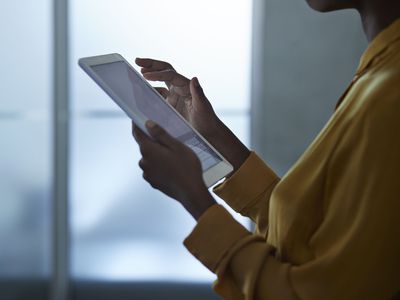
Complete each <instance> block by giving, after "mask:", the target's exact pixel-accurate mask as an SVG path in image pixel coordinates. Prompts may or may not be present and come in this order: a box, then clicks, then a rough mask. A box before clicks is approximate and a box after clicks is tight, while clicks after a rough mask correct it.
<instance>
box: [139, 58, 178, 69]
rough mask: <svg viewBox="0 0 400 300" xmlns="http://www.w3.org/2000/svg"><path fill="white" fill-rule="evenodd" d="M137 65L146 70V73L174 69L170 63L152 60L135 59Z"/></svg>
mask: <svg viewBox="0 0 400 300" xmlns="http://www.w3.org/2000/svg"><path fill="white" fill-rule="evenodd" d="M135 63H136V64H137V65H138V66H139V67H142V68H146V71H162V70H166V69H173V67H172V65H171V64H170V63H167V62H165V61H161V60H155V59H151V58H139V57H137V58H136V59H135Z"/></svg>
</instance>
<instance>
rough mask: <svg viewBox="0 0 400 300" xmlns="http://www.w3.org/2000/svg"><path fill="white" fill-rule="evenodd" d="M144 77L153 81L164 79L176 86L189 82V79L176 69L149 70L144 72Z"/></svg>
mask: <svg viewBox="0 0 400 300" xmlns="http://www.w3.org/2000/svg"><path fill="white" fill-rule="evenodd" d="M143 76H144V78H146V79H147V80H151V81H163V82H166V83H170V84H173V85H175V86H184V85H187V84H189V79H187V78H186V77H185V76H182V75H181V74H179V73H177V72H176V71H175V70H172V69H169V70H163V71H156V72H149V73H145V74H143Z"/></svg>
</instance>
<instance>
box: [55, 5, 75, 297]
mask: <svg viewBox="0 0 400 300" xmlns="http://www.w3.org/2000/svg"><path fill="white" fill-rule="evenodd" d="M52 14H53V15H52V17H53V18H52V19H53V119H52V123H53V157H52V159H53V198H52V199H53V206H52V260H51V262H52V264H51V265H52V266H51V282H50V299H51V300H67V299H68V295H69V290H70V288H69V282H70V279H69V277H70V276H69V273H70V272H69V268H70V267H69V266H70V255H69V251H70V248H69V228H68V220H69V218H68V212H69V209H68V174H69V170H68V169H69V168H68V156H69V154H68V152H69V72H68V50H69V49H68V0H53V1H52Z"/></svg>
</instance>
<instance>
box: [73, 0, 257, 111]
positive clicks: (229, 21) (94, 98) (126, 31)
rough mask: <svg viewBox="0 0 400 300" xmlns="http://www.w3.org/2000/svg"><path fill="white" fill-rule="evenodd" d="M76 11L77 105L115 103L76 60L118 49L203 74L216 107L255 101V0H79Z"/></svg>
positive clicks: (127, 54) (101, 106) (240, 106)
mask: <svg viewBox="0 0 400 300" xmlns="http://www.w3.org/2000/svg"><path fill="white" fill-rule="evenodd" d="M71 18H72V19H71V37H72V39H71V43H72V49H71V50H72V51H71V55H72V57H71V63H72V66H71V76H72V78H73V80H72V96H73V97H72V98H73V99H72V101H73V109H74V110H87V109H90V110H91V109H94V110H105V109H116V107H115V105H113V104H112V103H110V100H109V99H108V98H107V97H106V96H105V95H104V94H103V93H102V92H101V91H100V90H99V89H98V88H95V85H94V83H93V82H92V81H91V80H90V79H89V78H88V76H87V75H85V74H84V73H83V72H82V71H81V70H80V69H79V68H78V66H77V60H78V58H80V57H83V56H92V55H97V54H105V53H114V52H118V53H120V54H122V55H123V56H124V57H125V58H126V59H128V60H129V61H130V62H132V63H133V61H134V58H135V57H137V56H139V57H152V58H157V59H162V60H167V61H169V62H171V63H172V64H173V65H174V67H175V68H176V69H177V70H179V71H181V72H183V73H184V74H185V75H186V76H188V77H193V76H198V77H199V79H200V83H201V84H202V85H203V86H204V88H205V91H206V92H207V95H208V97H209V99H210V100H211V101H212V102H213V105H214V107H215V108H216V109H226V108H228V109H247V108H248V107H249V101H248V97H249V83H250V80H249V72H250V38H251V35H250V28H251V1H229V0H218V1H215V0H202V1H187V0H170V1H165V0H146V1H142V0H115V1H108V0H85V1H81V0H72V1H71ZM221 20H223V22H221ZM232 87H235V88H234V89H232Z"/></svg>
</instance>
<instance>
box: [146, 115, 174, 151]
mask: <svg viewBox="0 0 400 300" xmlns="http://www.w3.org/2000/svg"><path fill="white" fill-rule="evenodd" d="M146 127H147V129H148V131H149V133H150V135H151V136H152V137H153V138H154V139H155V140H156V141H157V142H159V143H160V144H161V145H164V146H165V147H168V148H170V149H177V148H178V147H179V146H180V145H181V142H179V141H178V140H177V139H175V138H174V137H172V136H171V135H170V134H169V133H168V132H167V131H165V130H164V129H163V128H162V127H161V126H159V125H157V124H156V123H155V122H153V121H151V120H149V121H147V122H146Z"/></svg>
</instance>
